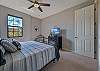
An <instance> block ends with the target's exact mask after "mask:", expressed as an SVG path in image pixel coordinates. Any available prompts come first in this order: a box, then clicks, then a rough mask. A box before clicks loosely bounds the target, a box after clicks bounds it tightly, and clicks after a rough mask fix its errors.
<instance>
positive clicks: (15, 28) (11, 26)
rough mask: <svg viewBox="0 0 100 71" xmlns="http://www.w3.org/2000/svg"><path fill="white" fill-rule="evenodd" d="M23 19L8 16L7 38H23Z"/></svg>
mask: <svg viewBox="0 0 100 71" xmlns="http://www.w3.org/2000/svg"><path fill="white" fill-rule="evenodd" d="M22 20H23V19H22V18H21V17H16V16H12V15H8V25H7V36H8V37H22V36H23V28H22V23H23V21H22Z"/></svg>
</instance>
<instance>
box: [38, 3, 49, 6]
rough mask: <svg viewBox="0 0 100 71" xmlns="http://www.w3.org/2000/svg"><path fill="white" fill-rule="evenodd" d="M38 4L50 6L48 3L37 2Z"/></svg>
mask: <svg viewBox="0 0 100 71" xmlns="http://www.w3.org/2000/svg"><path fill="white" fill-rule="evenodd" d="M39 5H40V6H50V4H47V3H39Z"/></svg>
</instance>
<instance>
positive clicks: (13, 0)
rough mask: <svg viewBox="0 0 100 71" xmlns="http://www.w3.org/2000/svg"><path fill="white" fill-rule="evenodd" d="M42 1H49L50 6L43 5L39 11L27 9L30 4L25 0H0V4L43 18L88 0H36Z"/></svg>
mask: <svg viewBox="0 0 100 71" xmlns="http://www.w3.org/2000/svg"><path fill="white" fill-rule="evenodd" d="M38 1H39V2H43V3H50V5H51V6H50V7H43V6H42V9H43V12H40V11H39V10H38V9H37V8H32V9H27V8H28V7H29V6H31V5H32V3H30V2H29V1H27V0H0V5H3V6H6V7H9V8H12V9H15V10H18V11H21V12H23V13H26V14H29V15H31V16H33V17H37V18H40V19H42V18H45V17H48V16H50V15H53V14H56V13H58V12H61V11H63V10H65V9H67V8H70V7H73V6H75V5H78V4H81V3H83V2H85V1H88V0H38Z"/></svg>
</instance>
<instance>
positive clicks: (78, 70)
mask: <svg viewBox="0 0 100 71" xmlns="http://www.w3.org/2000/svg"><path fill="white" fill-rule="evenodd" d="M60 55H61V57H60V60H59V62H56V63H50V64H48V65H47V66H46V67H44V69H43V70H42V71H97V61H96V60H95V59H92V58H88V57H85V56H81V55H77V54H74V53H72V52H65V51H60Z"/></svg>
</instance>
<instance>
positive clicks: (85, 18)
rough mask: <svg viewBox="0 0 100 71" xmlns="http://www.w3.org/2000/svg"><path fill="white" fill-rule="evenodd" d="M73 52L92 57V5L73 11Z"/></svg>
mask: <svg viewBox="0 0 100 71" xmlns="http://www.w3.org/2000/svg"><path fill="white" fill-rule="evenodd" d="M75 53H77V54H80V55H84V56H88V57H92V58H94V5H90V6H88V7H85V8H82V9H78V10H76V11H75Z"/></svg>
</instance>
